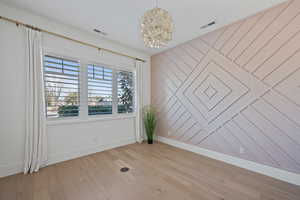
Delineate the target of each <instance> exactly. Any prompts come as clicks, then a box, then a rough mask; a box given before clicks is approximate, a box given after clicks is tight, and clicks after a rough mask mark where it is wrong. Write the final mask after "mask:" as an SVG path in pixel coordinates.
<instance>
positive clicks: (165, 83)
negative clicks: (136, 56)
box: [151, 0, 300, 173]
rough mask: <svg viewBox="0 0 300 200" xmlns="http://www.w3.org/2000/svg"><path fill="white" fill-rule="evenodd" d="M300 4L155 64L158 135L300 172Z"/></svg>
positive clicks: (252, 20) (167, 55)
mask: <svg viewBox="0 0 300 200" xmlns="http://www.w3.org/2000/svg"><path fill="white" fill-rule="evenodd" d="M299 50H300V1H297V0H294V1H288V2H286V3H283V4H281V5H279V6H276V7H273V8H271V9H268V10H266V11H264V12H261V13H258V14H256V15H254V16H251V17H249V18H246V19H244V20H241V21H238V22H236V23H234V24H231V25H228V26H226V27H224V28H221V29H219V30H216V31H213V32H211V33H208V34H206V35H204V36H201V37H199V38H196V39H194V40H192V41H189V42H187V43H185V44H182V45H180V46H177V47H175V48H173V49H170V50H167V51H165V52H163V53H160V54H157V55H155V56H153V57H152V60H151V64H152V66H151V70H152V74H151V77H152V91H151V92H152V104H154V105H155V106H156V107H157V109H158V129H157V131H158V135H160V136H163V137H167V138H170V139H175V140H178V141H181V142H185V143H188V144H193V145H197V146H199V147H202V148H206V149H209V150H213V151H217V152H221V153H224V154H228V155H231V156H235V157H239V158H242V159H246V160H250V161H254V162H257V163H261V164H264V165H268V166H271V167H275V168H279V169H284V170H288V171H291V172H296V173H300V51H299Z"/></svg>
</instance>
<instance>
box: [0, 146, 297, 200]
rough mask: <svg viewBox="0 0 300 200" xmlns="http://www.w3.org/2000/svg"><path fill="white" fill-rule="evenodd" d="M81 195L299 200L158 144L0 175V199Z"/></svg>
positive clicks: (278, 184) (292, 190) (252, 176)
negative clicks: (30, 172) (27, 171)
mask: <svg viewBox="0 0 300 200" xmlns="http://www.w3.org/2000/svg"><path fill="white" fill-rule="evenodd" d="M122 167H129V168H130V170H129V171H128V172H125V173H123V172H120V168H122ZM82 199H84V200H141V199H143V200H161V199H164V200H169V199H170V200H177V199H178V200H184V199H186V200H199V199H201V200H227V199H228V200H283V199H285V200H299V199H300V187H299V186H295V185H291V184H289V183H285V182H282V181H279V180H276V179H273V178H270V177H267V176H263V175H260V174H257V173H254V172H251V171H248V170H245V169H242V168H238V167H235V166H232V165H229V164H227V163H224V162H220V161H216V160H213V159H210V158H207V157H204V156H200V155H197V154H194V153H191V152H188V151H184V150H181V149H178V148H175V147H172V146H169V145H166V144H162V143H155V144H153V145H148V144H132V145H127V146H124V147H119V148H116V149H112V150H108V151H104V152H100V153H96V154H92V155H89V156H85V157H82V158H77V159H74V160H70V161H66V162H62V163H59V164H55V165H51V166H48V167H46V168H43V169H41V170H40V172H38V173H35V174H30V175H23V174H17V175H13V176H9V177H5V178H1V179H0V200H82Z"/></svg>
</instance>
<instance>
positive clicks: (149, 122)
mask: <svg viewBox="0 0 300 200" xmlns="http://www.w3.org/2000/svg"><path fill="white" fill-rule="evenodd" d="M143 121H144V126H145V130H146V134H147V139H148V144H153V139H154V134H155V128H156V112H155V109H154V107H153V106H151V105H148V106H145V107H144V108H143Z"/></svg>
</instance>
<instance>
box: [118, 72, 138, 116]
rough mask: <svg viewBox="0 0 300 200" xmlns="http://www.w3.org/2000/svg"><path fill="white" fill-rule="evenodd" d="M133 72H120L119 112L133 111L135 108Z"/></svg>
mask: <svg viewBox="0 0 300 200" xmlns="http://www.w3.org/2000/svg"><path fill="white" fill-rule="evenodd" d="M133 97H134V88H133V73H132V72H127V71H119V72H118V113H132V112H133V110H134V108H133V105H134V104H133Z"/></svg>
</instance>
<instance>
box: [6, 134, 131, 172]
mask: <svg viewBox="0 0 300 200" xmlns="http://www.w3.org/2000/svg"><path fill="white" fill-rule="evenodd" d="M133 143H135V139H128V140H120V141H116V142H113V143H110V144H105V145H100V146H92V147H86V148H82V149H76V150H74V151H70V152H65V153H60V154H55V155H50V156H49V160H48V163H47V165H52V164H55V163H59V162H63V161H67V160H71V159H74V158H79V157H82V156H86V155H89V154H93V153H97V152H101V151H105V150H109V149H113V148H116V147H120V146H125V145H128V144H133ZM21 172H23V163H21V162H20V163H15V164H7V165H0V178H1V177H5V176H10V175H14V174H17V173H21Z"/></svg>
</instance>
